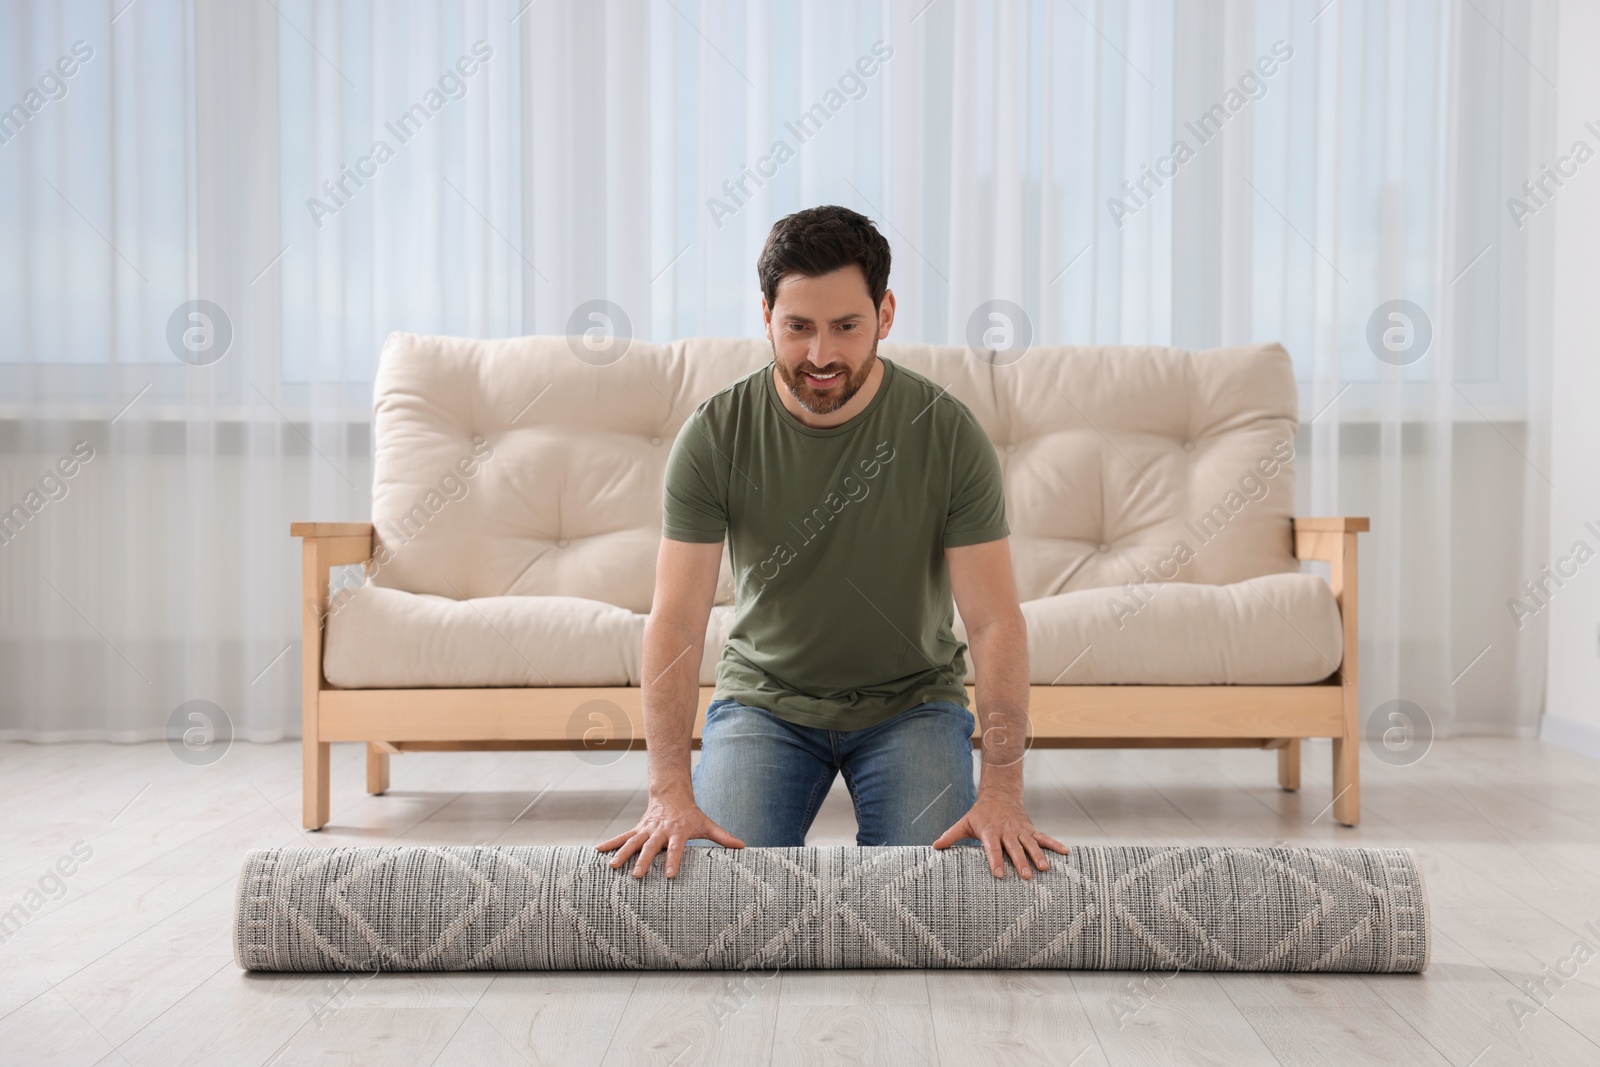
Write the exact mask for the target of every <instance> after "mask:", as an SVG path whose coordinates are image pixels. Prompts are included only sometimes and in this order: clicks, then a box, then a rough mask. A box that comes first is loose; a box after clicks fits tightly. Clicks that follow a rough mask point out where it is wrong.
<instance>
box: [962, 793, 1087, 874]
mask: <svg viewBox="0 0 1600 1067" xmlns="http://www.w3.org/2000/svg"><path fill="white" fill-rule="evenodd" d="M963 837H976V838H977V839H978V840H979V841H981V842H982V843H983V851H984V852H985V853H986V854H987V855H988V857H989V869H990V870H992V871H993V872H994V876H995V877H996V878H1004V877H1005V876H1006V867H1005V860H1004V858H1003V857H1004V856H1010V857H1011V862H1012V863H1013V864H1015V865H1016V868H1017V873H1018V874H1020V875H1022V877H1023V878H1028V879H1031V878H1032V877H1033V869H1034V867H1035V866H1037V867H1038V868H1039V870H1041V871H1042V870H1045V869H1047V868H1048V867H1049V866H1050V864H1049V863H1048V861H1046V860H1045V856H1044V851H1043V849H1041V848H1040V847H1039V846H1040V845H1043V846H1044V847H1045V848H1048V849H1050V850H1052V851H1054V852H1059V853H1061V854H1062V855H1063V856H1065V855H1066V854H1067V846H1066V845H1063V844H1062V843H1061V842H1060V841H1057V840H1056V839H1055V838H1053V837H1051V836H1049V835H1048V834H1042V833H1040V832H1039V831H1037V830H1035V829H1034V828H1033V821H1032V820H1031V819H1029V818H1028V813H1027V812H1026V811H1024V810H1023V807H1022V801H1021V799H1019V798H1017V797H1013V796H1010V795H1007V794H1003V793H998V792H994V791H992V790H991V791H989V792H984V791H983V790H982V789H979V790H978V801H977V803H975V804H973V805H972V807H971V808H969V809H967V813H966V814H965V815H963V816H961V820H960V821H959V822H957V823H956V824H955V825H954V826H952V827H950V829H948V830H946V831H945V832H944V833H942V834H940V835H939V839H938V840H937V841H935V842H934V843H933V847H934V848H949V847H950V846H951V845H953V844H955V843H956V842H957V841H959V840H961V839H962V838H963ZM1002 849H1004V852H1003V853H1002V851H1001V850H1002ZM1030 860H1031V861H1032V862H1029V861H1030Z"/></svg>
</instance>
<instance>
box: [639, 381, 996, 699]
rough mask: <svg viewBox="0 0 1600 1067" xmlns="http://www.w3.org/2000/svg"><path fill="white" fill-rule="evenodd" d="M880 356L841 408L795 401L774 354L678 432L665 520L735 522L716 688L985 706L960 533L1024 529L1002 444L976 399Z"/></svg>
mask: <svg viewBox="0 0 1600 1067" xmlns="http://www.w3.org/2000/svg"><path fill="white" fill-rule="evenodd" d="M878 358H879V359H880V360H882V361H883V365H884V366H883V380H882V381H881V382H880V383H879V387H878V391H877V392H876V393H875V394H874V395H873V397H872V399H871V400H870V401H868V403H867V406H866V407H865V408H864V409H863V410H862V411H861V412H859V413H858V414H857V415H856V416H855V417H854V418H852V419H850V421H848V422H846V423H843V424H842V425H839V426H833V427H829V428H827V429H814V428H812V427H809V426H806V425H804V424H803V423H801V422H800V420H798V419H797V418H795V417H794V416H793V415H792V414H790V413H789V411H788V410H787V409H785V408H784V406H783V403H782V401H781V400H779V398H778V388H779V387H778V386H777V385H776V384H775V383H774V382H773V364H772V363H770V362H769V363H768V364H767V365H766V366H765V367H763V368H762V369H760V370H758V371H756V372H754V373H753V374H748V375H746V376H745V377H743V378H740V379H739V380H738V381H735V382H733V383H732V384H731V385H728V386H726V387H725V388H723V389H722V390H720V391H719V392H717V393H715V394H714V395H712V396H710V397H708V398H707V399H706V400H705V401H704V402H703V403H701V404H700V406H699V407H697V408H696V409H695V410H694V411H693V412H692V413H691V414H690V415H689V418H688V419H687V420H686V421H685V422H684V425H683V428H682V430H680V431H679V433H678V437H677V439H676V440H675V441H674V442H673V446H672V451H671V453H670V454H669V456H668V458H667V468H666V487H665V493H664V509H663V510H664V521H663V524H662V532H663V534H664V535H665V536H666V537H667V538H669V539H671V540H674V541H696V542H713V541H721V540H723V538H724V537H725V536H726V537H727V540H728V544H729V552H730V562H731V564H732V568H733V575H734V617H733V627H732V631H731V633H730V634H729V637H728V642H727V644H726V645H725V646H723V650H722V657H721V659H720V660H719V661H718V663H717V684H716V690H715V692H714V694H713V699H721V698H724V697H731V698H732V699H734V700H737V701H738V702H739V703H741V704H747V705H749V706H751V707H759V708H765V709H766V710H768V711H770V712H771V713H772V714H774V715H776V716H778V717H779V718H781V719H784V720H787V721H789V722H794V723H798V724H801V725H804V726H813V727H818V728H821V729H829V730H858V729H864V728H866V727H868V726H875V725H877V724H878V723H880V722H883V721H884V720H885V719H889V718H892V717H893V716H895V715H898V714H899V713H900V712H902V711H906V710H909V709H910V708H913V707H916V706H917V705H918V704H922V703H926V702H928V701H932V700H948V701H953V702H954V703H957V704H960V705H961V706H962V707H969V703H968V700H967V691H966V688H965V684H964V680H965V678H966V672H967V663H966V653H967V645H966V643H965V642H963V641H957V640H956V638H955V634H954V632H953V630H952V623H953V622H954V620H955V602H954V600H953V599H952V596H951V591H950V572H949V569H948V567H947V565H946V562H945V557H944V550H945V549H946V548H955V547H959V546H962V545H973V544H979V543H981V542H984V541H995V540H999V539H1000V538H1003V537H1007V536H1009V535H1010V532H1011V531H1010V529H1009V527H1008V526H1007V525H1006V516H1005V495H1004V490H1003V486H1002V483H1001V475H1000V461H999V458H998V456H996V454H995V449H994V445H993V444H992V443H991V442H990V440H989V436H988V434H987V433H986V432H985V431H984V429H983V427H982V426H980V425H979V424H978V421H977V419H976V418H975V417H974V416H973V414H972V412H971V411H970V410H968V408H967V407H966V405H964V404H962V403H961V402H960V401H958V400H956V399H955V398H954V397H952V396H950V395H949V394H948V393H947V392H945V390H944V389H943V388H941V387H940V386H938V385H936V384H935V383H934V382H932V381H931V380H929V379H928V378H926V377H924V376H922V375H920V374H918V373H916V372H915V371H912V370H908V369H907V368H905V367H902V366H898V365H896V364H895V363H893V362H891V361H889V360H888V359H884V357H883V356H881V355H880V356H878Z"/></svg>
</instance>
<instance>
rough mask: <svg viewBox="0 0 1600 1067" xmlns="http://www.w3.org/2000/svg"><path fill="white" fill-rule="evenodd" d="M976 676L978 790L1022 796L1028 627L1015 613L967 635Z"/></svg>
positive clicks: (1026, 709)
mask: <svg viewBox="0 0 1600 1067" xmlns="http://www.w3.org/2000/svg"><path fill="white" fill-rule="evenodd" d="M967 647H968V651H969V652H970V653H971V654H972V664H973V672H974V674H975V675H976V676H977V677H976V684H975V686H974V688H975V689H976V694H975V696H976V701H975V702H976V704H977V711H976V713H975V714H976V715H977V719H978V728H979V729H980V730H981V731H982V734H983V774H982V776H981V778H980V779H979V782H978V791H979V792H980V793H986V792H990V791H993V790H999V791H1000V792H1001V793H1004V794H1007V795H1010V796H1015V797H1019V798H1020V797H1021V796H1022V757H1023V754H1024V753H1025V752H1026V751H1027V747H1028V736H1027V735H1028V627H1027V623H1026V622H1024V620H1023V618H1022V615H1021V613H1020V612H1019V613H1018V614H1017V615H1016V616H1014V617H1013V618H1009V619H1002V620H1000V621H997V622H991V623H989V624H987V625H985V626H984V627H982V628H981V629H979V630H976V631H972V632H970V633H969V634H968V635H967Z"/></svg>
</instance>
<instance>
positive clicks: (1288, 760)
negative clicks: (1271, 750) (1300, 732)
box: [1278, 737, 1300, 793]
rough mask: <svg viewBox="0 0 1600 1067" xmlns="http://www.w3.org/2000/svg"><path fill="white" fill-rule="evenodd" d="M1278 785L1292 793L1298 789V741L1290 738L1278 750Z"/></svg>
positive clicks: (1295, 738) (1296, 738)
mask: <svg viewBox="0 0 1600 1067" xmlns="http://www.w3.org/2000/svg"><path fill="white" fill-rule="evenodd" d="M1278 785H1279V786H1280V787H1282V788H1284V789H1287V790H1288V791H1289V792H1291V793H1293V792H1295V791H1296V790H1298V789H1299V788H1300V739H1299V738H1298V737H1291V738H1289V739H1288V740H1287V741H1286V742H1285V743H1284V746H1283V747H1282V748H1280V749H1278Z"/></svg>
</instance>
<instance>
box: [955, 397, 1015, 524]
mask: <svg viewBox="0 0 1600 1067" xmlns="http://www.w3.org/2000/svg"><path fill="white" fill-rule="evenodd" d="M961 416H962V417H961V418H960V419H958V420H956V427H957V431H956V436H955V442H954V452H953V454H952V455H951V458H950V514H949V515H948V516H946V518H945V523H944V547H946V548H961V547H963V546H965V545H977V544H982V543H983V542H985V541H998V540H1000V539H1001V538H1003V537H1009V536H1010V535H1011V528H1010V526H1008V525H1007V524H1006V494H1005V484H1004V482H1003V481H1002V479H1001V475H1000V457H999V456H997V455H995V451H994V444H993V443H992V442H991V441H990V440H989V435H988V434H987V433H986V432H985V431H984V429H983V427H982V426H981V425H980V424H979V423H978V420H977V419H976V418H975V417H973V415H972V413H971V412H969V411H965V410H964V411H962V413H961Z"/></svg>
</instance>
